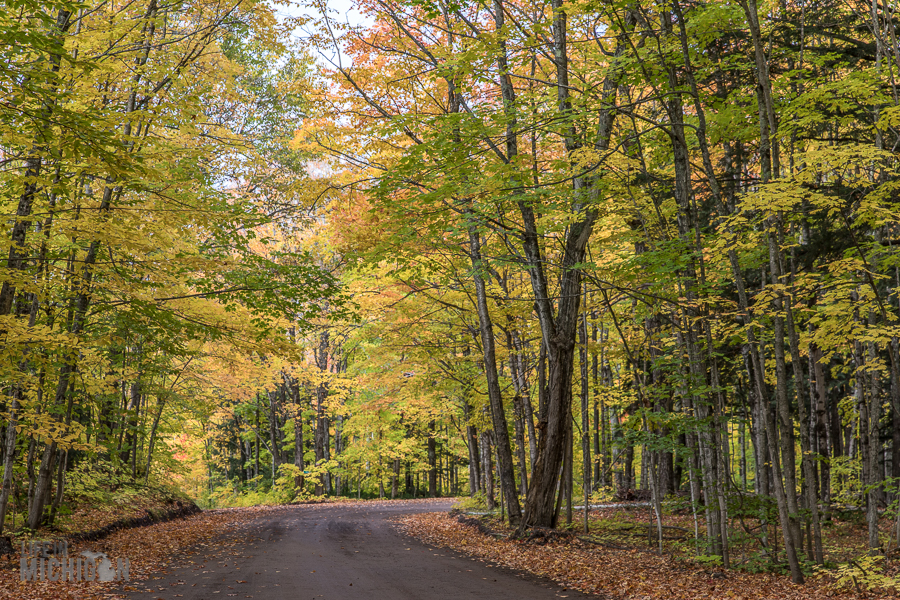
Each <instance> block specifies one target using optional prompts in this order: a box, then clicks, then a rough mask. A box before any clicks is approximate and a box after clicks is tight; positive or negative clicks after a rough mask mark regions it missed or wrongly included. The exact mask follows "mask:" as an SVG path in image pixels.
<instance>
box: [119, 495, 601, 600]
mask: <svg viewBox="0 0 900 600" xmlns="http://www.w3.org/2000/svg"><path fill="white" fill-rule="evenodd" d="M450 505H451V503H450V502H449V501H438V502H435V501H420V502H414V501H413V502H402V503H401V502H396V503H392V502H378V503H359V504H329V505H316V506H290V507H284V508H281V509H278V510H274V511H270V512H268V513H266V514H264V515H262V516H260V517H259V518H258V519H256V520H254V521H252V522H250V523H249V524H248V525H246V526H245V528H244V529H243V530H242V531H241V533H240V534H239V536H238V537H237V538H235V537H234V536H232V537H231V539H230V540H225V541H223V543H222V544H221V546H213V547H211V548H210V549H209V551H208V552H206V551H203V552H199V553H196V554H194V555H193V556H190V557H187V558H175V559H173V561H172V566H171V568H170V569H169V570H168V571H167V572H165V573H157V574H155V575H154V576H153V578H151V579H150V580H149V581H147V582H134V583H133V584H132V587H136V588H138V589H137V590H134V591H127V592H126V596H127V597H128V598H135V599H138V598H140V599H143V600H148V599H154V600H155V599H156V598H164V599H166V600H169V599H176V598H183V599H184V600H225V599H226V598H229V597H230V598H257V599H264V600H265V599H269V598H271V599H273V600H278V599H282V598H283V599H285V600H317V599H320V598H322V599H326V600H342V599H355V598H360V599H363V598H364V599H366V600H405V599H409V600H420V599H429V600H432V599H433V600H443V599H447V600H450V599H454V600H455V599H470V598H484V599H485V600H538V599H548V598H560V597H564V598H565V597H567V598H590V596H585V595H584V594H580V593H578V592H574V591H572V590H564V589H563V588H562V587H560V586H559V585H557V584H555V583H553V582H550V581H547V580H542V579H538V578H535V577H532V576H530V575H526V574H521V573H517V572H514V571H511V570H509V569H505V568H502V567H497V566H491V565H488V564H485V563H482V562H479V561H476V560H473V559H471V558H469V557H467V556H465V555H462V554H458V553H455V552H451V551H447V550H444V549H440V548H433V547H430V546H428V545H425V544H422V543H420V542H418V541H416V540H414V539H411V538H408V537H405V536H403V535H402V534H400V533H399V532H398V531H397V529H396V528H395V527H394V526H393V524H392V523H391V522H390V519H391V518H392V517H396V516H398V515H401V514H408V513H413V512H433V511H446V510H449V508H450Z"/></svg>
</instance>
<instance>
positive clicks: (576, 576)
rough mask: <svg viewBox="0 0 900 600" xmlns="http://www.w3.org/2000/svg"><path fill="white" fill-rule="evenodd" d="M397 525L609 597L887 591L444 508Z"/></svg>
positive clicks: (795, 596) (795, 599)
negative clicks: (508, 530) (532, 535)
mask: <svg viewBox="0 0 900 600" xmlns="http://www.w3.org/2000/svg"><path fill="white" fill-rule="evenodd" d="M398 524H399V527H400V529H401V530H402V531H403V532H404V533H406V534H408V535H411V536H413V537H415V538H418V539H420V540H422V541H424V542H426V543H429V544H433V545H435V546H440V547H443V548H450V549H452V550H457V551H460V552H465V553H466V554H469V555H471V556H473V557H476V558H478V559H479V560H482V561H490V562H493V563H496V564H499V565H502V566H505V567H509V568H511V569H517V570H522V571H527V572H529V573H532V574H534V575H538V576H541V577H547V578H549V579H552V580H554V581H556V582H558V583H559V584H561V585H562V586H564V587H565V588H567V589H568V588H571V589H576V590H579V591H582V592H586V593H594V594H601V595H602V596H604V597H607V598H614V599H616V600H650V599H666V600H688V599H691V600H693V599H697V600H700V599H706V598H709V599H713V598H715V599H717V600H720V599H731V600H767V599H772V600H776V599H778V600H787V599H790V600H812V599H820V598H844V599H848V600H849V599H851V598H889V597H896V595H890V594H884V593H869V594H868V595H867V594H866V593H865V592H863V593H858V592H856V591H855V590H853V589H852V588H851V589H844V590H837V589H834V588H833V586H831V585H830V582H829V581H825V580H823V579H812V578H811V579H810V580H809V582H808V583H807V584H806V585H804V586H798V585H795V584H792V583H791V582H790V580H789V579H788V578H787V577H784V576H780V575H773V574H771V573H758V574H751V573H742V572H737V571H727V572H726V571H723V570H718V569H710V568H707V567H703V566H699V565H697V564H694V563H689V562H686V561H679V560H674V559H672V558H671V557H666V556H658V555H656V554H653V553H651V552H646V551H642V550H638V549H635V548H626V549H622V550H616V549H611V548H604V547H598V546H592V545H589V544H585V543H583V542H580V541H578V540H577V539H575V540H573V541H571V542H568V543H566V542H559V541H551V542H549V543H547V544H546V545H537V544H529V543H523V542H519V541H515V540H511V539H506V538H503V537H500V538H497V537H495V536H491V535H485V534H484V533H480V532H479V531H478V530H477V529H476V528H475V527H472V526H470V525H468V524H464V523H460V522H459V521H457V520H456V519H455V518H453V517H452V516H449V515H447V514H444V513H425V514H418V515H408V516H404V517H402V518H400V519H399V520H398Z"/></svg>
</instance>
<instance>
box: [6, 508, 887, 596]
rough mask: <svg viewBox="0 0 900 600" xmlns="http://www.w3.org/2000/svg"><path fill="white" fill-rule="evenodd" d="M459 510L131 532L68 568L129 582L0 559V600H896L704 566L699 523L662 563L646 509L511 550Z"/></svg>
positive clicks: (846, 529)
mask: <svg viewBox="0 0 900 600" xmlns="http://www.w3.org/2000/svg"><path fill="white" fill-rule="evenodd" d="M451 505H452V501H451V500H446V499H438V500H396V501H372V500H370V501H362V502H358V501H352V502H348V501H342V502H336V503H323V504H315V505H293V506H259V507H251V508H234V509H220V510H209V511H204V512H202V513H198V514H194V515H191V516H188V517H186V518H183V519H177V520H172V521H167V522H162V523H156V524H153V525H149V526H145V527H140V528H132V529H120V530H117V531H114V532H113V533H111V534H110V535H108V536H106V537H104V538H103V539H100V540H97V541H86V542H70V543H69V548H68V553H69V555H70V556H77V555H78V554H79V553H80V552H82V551H86V550H90V551H93V552H103V553H106V554H107V555H108V556H109V557H110V558H113V560H115V559H116V558H118V557H127V558H128V559H129V560H130V565H131V567H130V579H129V581H127V582H119V583H117V582H110V583H101V582H72V581H65V582H59V581H58V582H50V581H40V582H38V581H27V582H23V581H20V571H19V567H20V564H19V557H18V555H17V554H14V556H13V557H12V558H11V559H10V558H7V559H5V560H4V559H0V598H3V599H6V598H10V599H16V600H20V599H21V600H32V599H43V600H76V599H77V600H111V599H113V598H129V599H138V598H144V599H148V600H157V599H165V600H169V599H172V600H174V599H176V598H183V599H186V600H190V599H194V600H213V599H216V598H227V597H241V598H263V599H268V598H291V600H293V599H294V598H303V597H306V598H315V599H318V598H334V599H338V600H343V599H345V598H366V599H367V600H368V599H370V598H371V599H373V600H378V599H384V600H399V599H403V598H410V599H413V598H414V599H416V600H418V599H420V598H424V597H429V598H435V599H444V598H453V599H456V598H471V597H476V596H481V597H490V598H491V600H504V599H507V598H508V599H515V600H525V599H543V598H555V597H570V598H588V597H593V598H603V599H605V600H638V599H641V600H644V599H646V600H650V599H653V600H670V599H671V600H681V599H701V598H702V599H712V598H715V599H730V600H751V599H752V600H757V599H769V598H771V599H773V600H774V599H789V600H804V599H824V598H842V599H851V598H867V599H873V598H887V597H898V596H897V594H896V593H895V594H894V595H893V596H892V595H890V594H889V593H887V592H886V591H884V590H881V591H868V592H866V591H862V592H860V591H859V590H857V589H855V588H854V586H853V585H852V584H850V583H848V585H846V586H844V587H843V588H841V589H838V588H836V587H835V585H834V584H835V580H834V578H830V577H822V576H818V577H816V576H814V577H810V578H809V581H808V582H807V584H805V585H803V586H796V585H793V584H792V583H790V580H789V578H788V577H787V576H786V575H784V574H781V573H750V572H746V571H740V570H725V569H722V568H720V567H717V566H715V565H712V564H708V563H704V562H703V561H702V560H701V561H700V562H698V561H697V560H696V559H695V558H694V557H693V556H692V549H691V544H690V543H689V542H690V541H691V540H687V539H685V538H686V537H687V538H691V539H692V538H693V517H692V516H691V515H687V516H685V515H678V514H675V515H666V518H665V523H666V525H667V527H669V529H667V530H666V537H667V538H671V539H667V540H666V542H665V544H666V545H665V554H664V555H662V556H660V555H658V554H657V553H656V551H655V550H656V546H655V545H653V546H651V545H650V544H649V540H648V538H647V536H646V533H645V532H646V531H647V527H646V525H647V522H648V520H649V514H647V511H646V508H645V507H641V506H640V505H633V506H630V507H626V506H618V507H610V508H604V509H601V510H595V511H592V512H591V515H590V526H591V535H590V536H587V537H585V536H584V535H583V534H581V533H580V529H581V526H582V523H581V522H580V519H578V516H580V515H577V516H576V517H575V519H574V521H575V523H574V524H573V528H572V529H571V530H569V531H566V530H565V529H560V530H558V531H554V532H543V533H546V534H547V535H537V536H532V538H531V539H529V540H525V541H514V540H511V539H509V538H508V537H507V535H508V533H509V529H508V528H505V527H504V526H503V524H502V523H501V522H500V521H499V519H497V518H495V517H481V518H473V517H466V516H463V515H459V514H449V513H448V512H447V511H448V510H449V509H450V508H451ZM88 515H89V513H85V515H83V516H82V517H81V522H83V523H84V524H85V528H86V529H96V528H97V527H98V526H103V525H105V524H107V522H108V521H109V518H110V516H107V517H101V516H98V515H94V517H93V518H91V517H89V516H88ZM886 525H887V526H889V524H886ZM700 526H701V527H702V523H701V524H700ZM751 530H752V527H751ZM82 531H83V530H82ZM861 531H864V527H862V528H861V527H860V525H859V523H858V522H855V521H848V522H843V521H839V520H835V522H834V523H833V524H832V525H830V526H829V528H827V529H826V539H827V540H828V544H827V549H828V552H829V557H830V559H831V560H832V561H837V560H839V559H840V558H841V557H843V556H847V557H851V558H852V556H857V557H858V556H860V554H858V553H857V552H858V551H859V549H860V546H859V544H860V542H859V539H858V538H860V537H863V538H864V536H862V535H861ZM685 533H687V534H688V535H687V536H685V535H684V534H685ZM50 537H52V536H50ZM45 539H47V538H46V537H45ZM842 540H843V541H842ZM842 543H843V544H845V547H844V549H843V550H842V549H841V544H842ZM863 543H864V540H863ZM439 548H442V549H444V550H439ZM751 550H752V548H751V545H750V543H749V542H747V543H746V544H745V545H744V546H741V545H740V544H739V545H737V546H736V547H735V549H734V553H733V557H734V561H735V562H737V563H742V564H741V566H742V567H743V568H747V567H748V566H751V567H752V565H753V563H752V562H749V558H748V557H750V556H751V555H752V552H751ZM16 551H18V548H16ZM854 553H857V554H854ZM897 562H898V561H896V560H891V561H890V564H889V565H888V569H887V572H888V574H892V575H896V572H895V571H896V570H897Z"/></svg>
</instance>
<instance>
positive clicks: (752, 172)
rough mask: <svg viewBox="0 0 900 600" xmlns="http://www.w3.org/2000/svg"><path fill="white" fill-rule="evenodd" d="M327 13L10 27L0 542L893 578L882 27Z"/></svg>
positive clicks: (857, 22)
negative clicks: (599, 517) (187, 510)
mask: <svg viewBox="0 0 900 600" xmlns="http://www.w3.org/2000/svg"><path fill="white" fill-rule="evenodd" d="M354 6H355V8H356V10H357V11H358V13H356V14H358V15H361V16H360V18H358V19H348V18H347V17H346V15H345V14H344V12H343V10H340V11H339V10H337V9H336V8H333V7H329V6H328V4H327V2H325V1H324V0H303V1H301V2H300V3H291V2H288V1H284V2H282V1H273V2H263V1H261V0H175V1H173V2H169V1H168V0H85V1H76V0H49V1H48V2H36V1H35V0H17V1H16V2H11V1H9V0H3V1H2V2H0V39H2V44H0V87H2V88H3V92H4V93H3V98H2V99H0V213H2V226H0V240H2V242H0V256H2V262H0V284H2V289H0V464H2V473H3V475H2V488H0V533H3V532H9V531H21V530H22V528H27V529H28V530H32V531H33V530H37V529H39V528H40V527H48V526H53V525H54V524H55V523H59V522H64V520H65V519H66V518H67V516H68V515H70V514H71V513H72V511H73V509H74V507H76V506H78V505H79V504H83V503H115V502H118V501H119V500H120V499H121V497H122V495H123V494H126V493H131V494H140V493H143V492H142V491H141V490H146V489H150V488H160V487H171V488H175V489H178V490H181V491H182V492H183V493H186V494H188V495H189V496H191V497H192V498H194V499H196V500H197V502H198V503H199V504H200V505H201V506H204V507H220V506H239V505H244V506H246V505H252V504H259V503H286V502H296V501H301V500H313V499H317V498H322V497H336V496H346V497H352V498H375V497H378V498H400V497H403V498H417V497H436V496H458V497H461V498H462V497H468V500H464V501H463V502H464V503H467V505H468V506H470V507H478V508H483V509H484V510H486V511H493V512H494V513H496V514H498V515H499V516H500V518H501V519H502V520H505V521H506V522H507V523H508V527H509V528H510V530H511V531H512V532H513V533H512V534H511V535H518V536H526V535H528V532H529V531H534V530H541V529H544V528H557V527H566V526H569V527H573V528H578V527H581V525H580V523H582V522H583V526H584V528H585V529H588V528H589V527H590V523H589V517H588V510H589V507H590V506H591V505H603V503H608V502H612V501H635V500H636V501H639V502H643V503H646V504H647V506H649V512H650V513H651V514H650V521H649V523H650V526H649V527H648V531H649V533H648V535H649V537H650V539H651V540H652V541H653V544H657V543H658V548H659V552H660V553H662V552H663V544H664V538H665V536H664V530H665V528H666V527H667V525H665V524H664V523H665V522H666V521H667V519H670V518H671V515H672V511H673V510H674V509H673V506H681V507H683V509H680V510H681V512H682V513H683V514H684V515H687V516H686V517H685V519H686V520H683V521H679V522H682V523H683V524H686V525H685V526H686V527H687V528H688V529H690V530H691V531H690V537H691V539H692V543H693V544H694V546H692V548H693V550H692V552H693V553H695V554H696V556H698V557H699V558H700V559H702V560H707V561H709V562H714V563H715V564H719V565H722V566H724V567H726V568H728V567H730V566H740V564H744V565H745V566H746V563H747V560H746V558H740V559H739V556H738V548H739V547H740V557H745V554H746V547H747V545H748V544H749V545H750V546H752V548H753V553H754V555H755V556H756V557H757V558H758V560H756V561H755V562H753V564H754V565H757V566H756V567H754V568H771V569H776V570H777V569H781V570H782V571H783V572H785V573H786V574H789V575H790V578H791V580H792V581H793V582H794V583H802V582H803V581H804V580H805V579H806V578H807V577H808V576H809V575H810V573H811V572H812V569H815V568H816V567H817V566H823V565H829V564H830V565H834V564H835V562H836V561H837V558H836V557H837V555H838V554H839V552H837V551H836V550H835V548H836V545H837V546H840V545H841V544H842V543H843V542H840V541H836V540H835V539H834V536H833V535H832V533H831V532H833V531H834V522H835V521H836V520H840V519H847V518H852V519H855V520H856V522H857V523H858V524H859V527H858V530H859V541H860V543H859V544H858V546H856V547H855V548H856V549H855V550H854V552H856V554H855V555H854V556H852V557H851V558H852V560H851V562H854V561H855V562H854V564H856V565H857V566H860V565H862V566H860V570H861V572H862V574H863V576H865V575H866V573H867V571H868V572H872V573H874V572H875V569H876V567H877V565H878V562H879V561H880V560H882V559H888V558H890V556H891V555H892V553H895V554H896V552H897V551H898V549H900V252H898V249H897V246H898V244H900V156H898V151H900V81H898V79H900V43H898V39H897V32H896V29H895V25H894V22H893V14H894V12H895V11H896V6H895V5H893V4H891V3H885V2H879V0H871V1H870V2H861V1H859V0H847V1H838V0H792V1H788V0H777V1H776V0H769V1H762V0H660V1H655V0H627V1H623V0H549V1H548V2H545V1H539V2H518V1H516V0H484V1H480V0H479V1H477V2H470V3H461V2H456V1H455V0H357V2H356V4H354ZM895 67H896V68H897V70H896V71H895V70H894V69H895ZM582 509H583V511H584V513H583V515H581V514H579V511H581V510H582ZM847 515H850V516H849V517H848V516H847ZM580 519H581V520H580ZM836 552H837V554H836ZM846 560H850V559H849V558H848V559H846ZM846 560H842V561H841V562H846ZM761 564H762V565H768V567H760V566H759V565H761ZM863 567H865V568H863ZM853 583H854V585H858V584H857V580H856V579H854V582H853ZM893 585H894V587H895V589H900V583H896V582H895V583H894V584H893Z"/></svg>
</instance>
